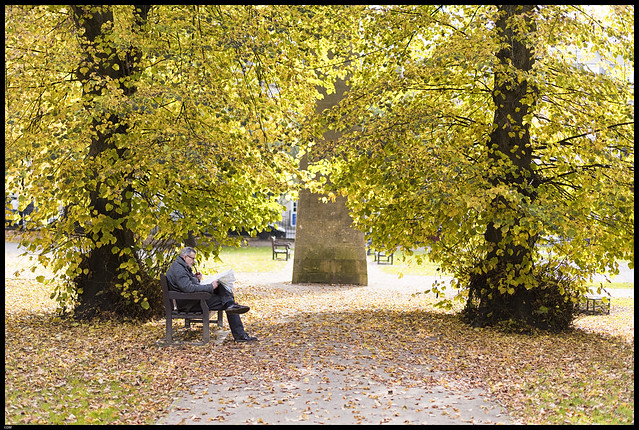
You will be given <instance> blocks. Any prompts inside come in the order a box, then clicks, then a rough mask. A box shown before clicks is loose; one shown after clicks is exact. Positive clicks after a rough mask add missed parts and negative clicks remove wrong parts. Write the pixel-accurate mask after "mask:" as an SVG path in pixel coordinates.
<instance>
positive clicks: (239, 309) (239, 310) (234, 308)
mask: <svg viewBox="0 0 639 430" xmlns="http://www.w3.org/2000/svg"><path fill="white" fill-rule="evenodd" d="M249 309H251V308H249V307H248V306H244V305H238V304H234V305H231V306H229V307H228V308H226V309H225V311H226V312H228V313H229V314H243V313H246V312H248V311H249Z"/></svg>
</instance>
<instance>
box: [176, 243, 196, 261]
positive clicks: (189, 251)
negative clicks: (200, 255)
mask: <svg viewBox="0 0 639 430" xmlns="http://www.w3.org/2000/svg"><path fill="white" fill-rule="evenodd" d="M191 254H197V251H196V250H195V249H193V248H192V247H190V246H187V247H186V248H184V249H183V250H182V251H180V257H182V258H184V257H186V256H187V255H191Z"/></svg>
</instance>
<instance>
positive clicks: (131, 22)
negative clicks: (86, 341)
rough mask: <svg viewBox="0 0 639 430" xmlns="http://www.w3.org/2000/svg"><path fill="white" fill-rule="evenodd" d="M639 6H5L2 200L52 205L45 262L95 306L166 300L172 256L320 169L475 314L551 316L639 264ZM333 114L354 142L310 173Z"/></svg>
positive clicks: (488, 317) (368, 226) (76, 296)
mask: <svg viewBox="0 0 639 430" xmlns="http://www.w3.org/2000/svg"><path fill="white" fill-rule="evenodd" d="M633 12H634V8H633V7H632V6H613V7H607V8H602V9H599V8H587V7H585V6H584V7H580V6H554V5H553V6H499V7H498V6H489V5H483V6H467V5H462V6H458V5H455V6H441V5H440V6H438V5H422V6H411V5H402V6H384V7H381V6H369V7H365V6H335V5H332V6H296V5H293V6H251V5H249V6H217V5H212V6H196V5H189V6H177V5H162V6H156V5H154V6H152V7H150V6H137V7H136V6H131V5H117V6H103V7H98V6H92V7H79V6H74V7H65V6H5V45H6V47H5V112H6V113H5V125H6V127H5V130H6V131H5V143H6V146H5V159H6V165H5V166H6V167H5V183H6V193H9V192H11V193H17V194H18V195H19V196H20V199H21V202H20V204H21V207H25V206H26V205H27V204H28V203H29V202H31V201H32V200H35V202H36V206H37V211H35V212H34V213H33V214H32V215H31V221H32V222H33V223H35V224H36V225H38V226H39V227H40V230H39V237H38V238H37V240H35V241H34V242H33V243H32V245H31V246H32V250H38V251H39V252H40V257H39V258H40V261H41V262H42V263H44V264H48V265H50V266H51V267H52V268H53V269H54V271H55V272H56V273H58V274H59V275H60V277H61V278H62V279H63V280H65V281H66V282H65V283H63V284H61V286H59V287H58V289H57V290H56V294H57V297H58V299H59V300H60V302H61V303H62V304H66V303H70V302H72V301H73V300H79V302H80V303H88V304H90V305H89V306H88V308H87V310H89V311H91V310H93V309H94V308H96V307H97V308H113V306H112V305H111V304H112V303H115V302H117V303H119V305H121V308H119V309H121V310H124V309H126V311H127V312H128V310H130V309H131V307H133V308H136V309H137V308H142V309H144V308H152V307H153V303H157V302H158V300H157V298H155V299H154V298H153V294H158V291H157V290H159V289H158V288H157V285H155V284H156V282H155V281H154V279H155V278H156V277H157V274H158V272H159V271H161V270H162V269H163V268H165V267H166V264H167V262H168V261H169V259H170V258H171V257H172V256H173V255H174V253H173V254H172V253H170V252H169V253H166V252H165V253H159V254H157V253H156V254H154V253H153V251H154V250H157V249H158V248H161V249H167V248H162V246H159V244H164V245H166V244H167V243H168V244H169V245H167V246H168V249H171V250H173V249H174V248H175V246H178V245H179V244H181V243H186V242H187V241H189V240H191V239H192V238H193V237H197V238H199V239H200V242H199V243H198V245H199V246H200V249H201V250H202V253H203V255H204V256H205V257H206V256H210V255H215V254H216V253H217V252H218V250H219V247H220V246H221V245H222V244H227V243H232V242H233V240H232V239H231V238H229V237H228V235H227V232H228V230H229V229H231V230H232V229H236V230H238V229H246V230H248V231H252V232H255V231H258V230H261V229H263V228H265V227H267V226H268V225H269V224H270V223H272V222H273V221H275V220H276V219H278V217H279V216H280V207H279V205H278V204H277V197H278V196H279V195H280V194H281V193H284V192H287V191H289V190H291V189H293V188H294V186H295V185H294V184H295V179H296V178H300V179H303V180H305V181H306V186H308V187H310V188H311V189H314V190H322V191H325V192H326V193H328V195H329V196H331V195H337V194H343V195H345V196H347V198H348V205H349V208H350V210H351V214H352V216H353V218H354V220H355V222H356V225H357V226H358V228H360V229H362V230H363V231H366V232H369V233H368V234H369V235H370V237H371V238H372V240H373V242H374V244H375V246H377V247H380V248H387V249H395V248H398V247H401V248H404V249H406V250H411V249H415V248H417V247H420V246H427V249H428V251H429V254H428V255H429V258H430V259H431V260H434V261H437V262H439V263H441V265H442V268H443V269H445V270H447V271H450V272H452V273H454V275H455V281H454V283H453V286H454V287H460V288H462V289H464V290H465V291H466V292H467V293H468V294H467V296H466V299H467V305H468V306H467V308H468V314H469V315H470V318H471V320H473V321H474V323H477V324H483V323H486V321H488V322H490V321H493V322H494V321H495V320H497V321H499V320H508V319H510V318H511V317H517V316H521V315H522V313H523V314H526V315H528V316H530V315H532V314H535V315H541V319H542V320H544V319H545V318H546V315H549V313H552V312H550V310H552V308H555V307H557V308H562V307H565V306H566V304H570V303H574V301H575V300H577V297H576V295H578V293H579V292H583V285H582V284H583V283H582V282H581V281H583V280H584V279H587V278H588V277H589V276H591V275H592V274H594V273H596V272H606V271H611V272H612V273H614V272H615V271H616V270H617V261H618V260H629V261H631V264H632V262H633V261H634V254H633V249H634V176H633V175H634V110H633V104H634V83H633V80H632V78H631V77H632V76H633V73H634V72H633V69H632V64H633V60H634V17H633ZM590 60H596V61H590ZM594 64H597V65H599V66H600V67H601V70H596V71H594V70H592V69H591V68H590V66H589V65H594ZM337 76H340V77H342V78H344V77H347V76H348V84H349V92H348V93H347V95H346V97H345V99H344V100H343V102H342V103H340V105H339V106H338V107H336V108H335V109H332V110H330V111H329V112H325V114H324V115H313V114H312V109H313V107H314V102H315V100H316V99H317V98H318V97H320V96H319V93H318V91H317V88H320V87H325V88H327V89H328V91H329V92H330V91H331V90H332V88H331V85H332V83H333V82H334V81H335V78H336V77H337ZM327 125H330V126H332V127H334V128H336V129H339V130H341V131H343V137H342V138H340V139H339V140H337V141H333V142H323V143H322V144H321V145H320V144H319V143H316V144H315V147H314V149H313V150H314V153H316V154H317V153H322V154H324V157H323V158H322V159H321V160H320V161H318V162H317V163H315V164H314V165H311V166H310V167H309V172H307V173H310V174H307V173H301V172H298V171H297V167H298V164H297V158H296V155H298V151H300V152H303V151H304V148H305V145H306V144H308V143H311V144H312V143H313V142H314V139H313V137H314V136H316V135H319V132H318V130H322V129H323V128H325V127H326V126H327ZM314 172H318V173H327V174H329V175H330V178H331V181H330V183H327V182H326V181H324V179H322V178H323V176H321V175H318V176H316V177H315V178H317V179H318V180H317V181H313V179H314V176H313V173H314ZM205 234H206V235H205ZM433 237H437V238H438V240H436V241H433V240H432V239H433ZM151 239H152V240H151ZM172 241H174V242H172ZM560 263H561V264H560ZM564 278H570V279H573V280H576V283H573V282H572V281H571V282H569V283H565V282H563V281H562V279H564ZM550 279H552V281H549V280H550ZM105 285H108V286H105ZM551 285H552V287H551ZM439 288H440V287H439V286H436V287H435V288H434V289H435V291H438V290H439ZM532 293H534V294H532ZM550 296H553V297H554V298H552V299H551V298H549V297H550ZM555 296H558V297H555ZM100 297H103V298H104V299H103V300H100V299H99V298H100ZM114 298H115V299H117V300H114ZM120 299H123V300H120ZM513 300H514V301H513ZM533 302H534V303H533ZM138 304H141V307H140V306H137V305H138ZM568 307H569V306H568ZM549 309H550V310H549ZM151 310H152V309H151ZM497 310H499V311H497ZM515 310H516V313H518V314H517V315H515V314H513V312H515ZM124 312H125V311H123V313H124ZM568 319H569V318H568Z"/></svg>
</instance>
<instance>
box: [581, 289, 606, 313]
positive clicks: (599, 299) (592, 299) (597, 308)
mask: <svg viewBox="0 0 639 430" xmlns="http://www.w3.org/2000/svg"><path fill="white" fill-rule="evenodd" d="M604 292H605V293H606V294H607V295H608V297H606V298H604V297H603V296H601V295H593V294H587V295H585V296H584V303H583V304H584V306H582V309H581V311H582V312H583V313H586V314H591V315H593V314H597V313H601V314H603V313H605V314H607V315H608V314H610V298H611V296H610V293H609V292H608V291H606V290H605V289H604Z"/></svg>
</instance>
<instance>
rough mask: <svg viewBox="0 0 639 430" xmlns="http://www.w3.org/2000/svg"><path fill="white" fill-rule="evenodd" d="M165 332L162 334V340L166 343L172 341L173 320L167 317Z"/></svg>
mask: <svg viewBox="0 0 639 430" xmlns="http://www.w3.org/2000/svg"><path fill="white" fill-rule="evenodd" d="M165 331H166V334H165V335H164V341H165V342H166V343H167V344H169V345H170V344H172V343H173V320H172V319H171V318H170V317H169V318H166V329H165Z"/></svg>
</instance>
